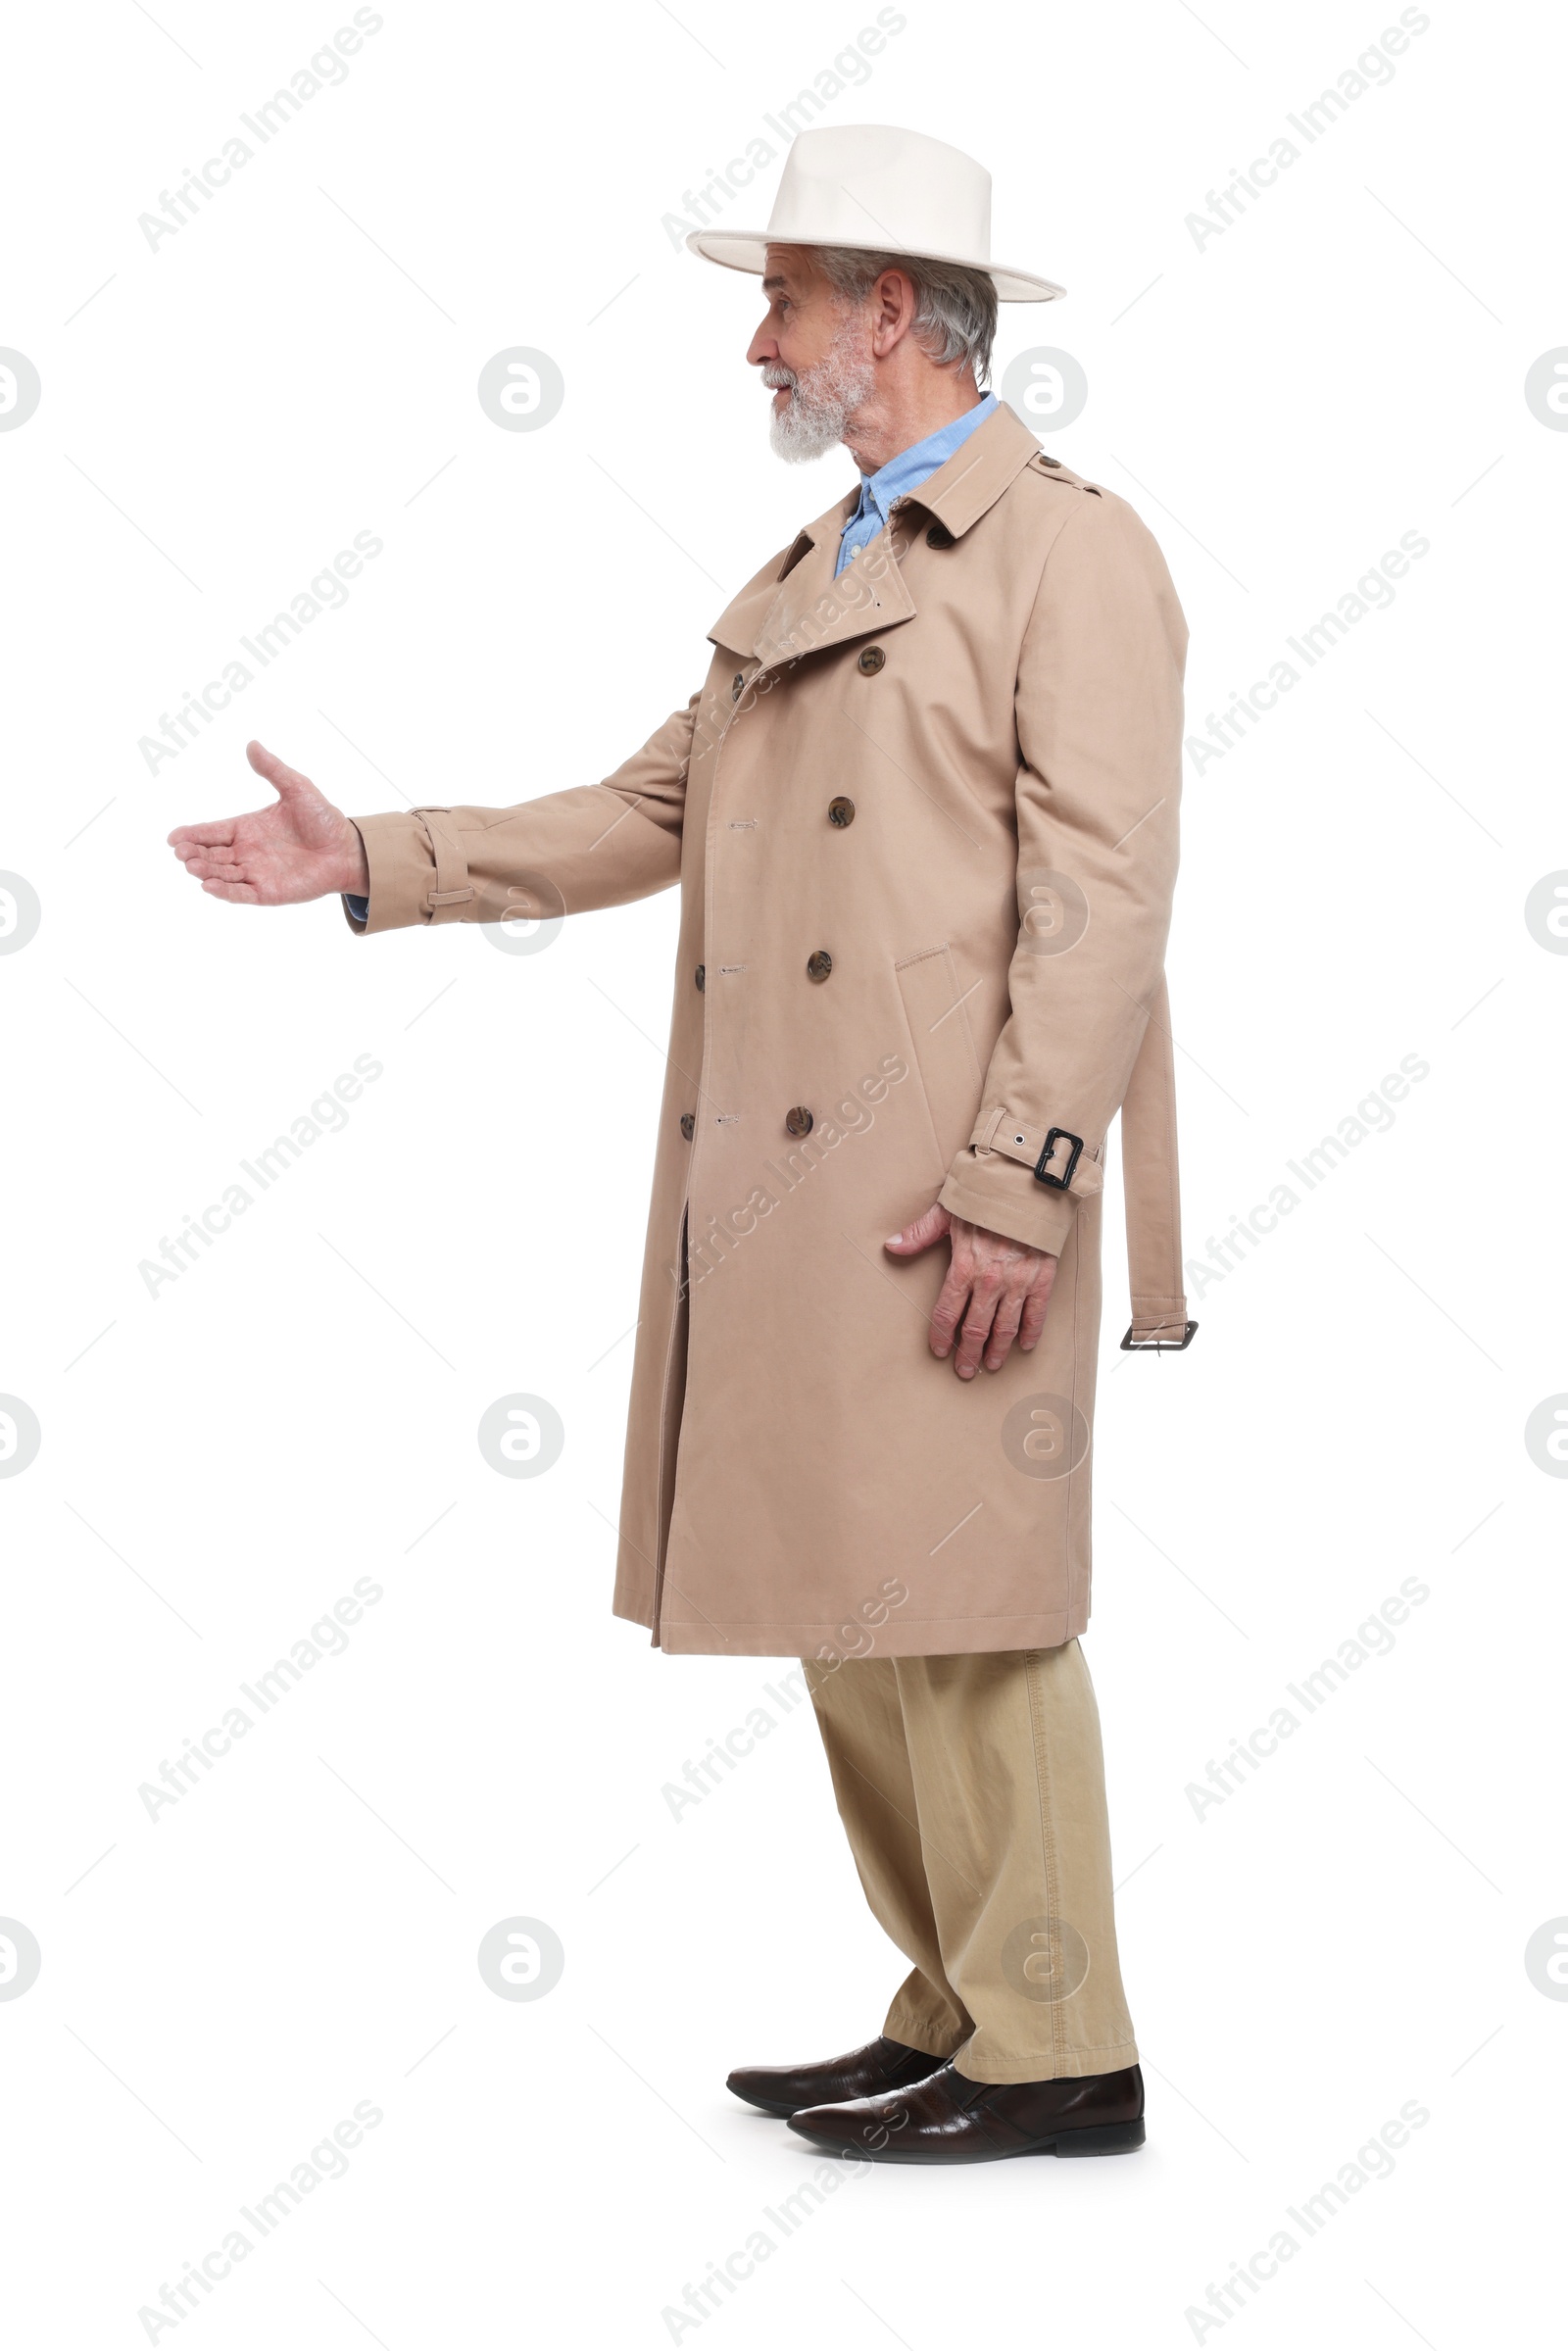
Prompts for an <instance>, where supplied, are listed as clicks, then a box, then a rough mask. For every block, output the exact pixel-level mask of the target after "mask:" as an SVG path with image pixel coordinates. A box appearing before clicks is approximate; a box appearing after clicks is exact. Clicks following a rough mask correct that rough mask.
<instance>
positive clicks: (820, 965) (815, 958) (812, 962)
mask: <svg viewBox="0 0 1568 2351" xmlns="http://www.w3.org/2000/svg"><path fill="white" fill-rule="evenodd" d="M832 968H833V957H832V956H831V955H829V954H828V952H827V949H826V948H825V947H819V948H818V949H817V951H816V953H815V955H808V956H807V958H806V976H807V978H808V979H809V980H825V979H826V978H827V975H828V973H829V972H830V971H831V970H832Z"/></svg>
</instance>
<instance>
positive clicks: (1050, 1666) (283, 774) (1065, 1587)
mask: <svg viewBox="0 0 1568 2351" xmlns="http://www.w3.org/2000/svg"><path fill="white" fill-rule="evenodd" d="M990 187H991V183H990V178H989V175H988V174H987V173H986V172H985V171H982V170H981V168H980V167H979V165H977V164H975V163H973V162H971V161H970V160H969V158H967V157H966V156H962V155H960V154H958V153H957V152H956V150H955V149H953V148H952V147H949V146H947V145H945V144H943V143H942V142H940V141H938V140H935V139H930V138H926V137H923V136H920V135H918V134H916V133H914V132H910V131H904V130H895V129H887V128H844V129H835V130H812V131H804V132H802V134H801V135H800V137H799V138H798V139H797V140H796V142H795V144H794V146H793V147H792V149H791V151H790V154H789V157H788V159H787V161H786V165H785V169H784V173H783V177H782V181H781V185H780V188H779V193H778V197H777V201H776V203H775V206H774V211H773V216H772V219H771V220H770V221H769V224H768V226H767V228H766V229H765V230H762V231H760V232H758V233H756V234H750V235H748V234H739V233H732V232H729V231H727V230H724V231H720V230H711V229H710V230H702V231H699V232H698V233H697V234H695V235H694V236H693V237H692V238H690V239H689V243H690V244H691V245H692V246H693V247H694V248H695V250H696V251H697V252H698V253H700V254H701V255H703V256H704V257H705V258H706V259H708V260H710V261H713V262H716V263H719V264H721V265H723V266H725V267H727V268H730V269H742V270H749V271H752V272H753V273H760V274H761V278H762V291H763V293H764V295H765V297H766V299H767V306H768V307H767V312H766V315H765V317H764V318H763V320H762V323H761V325H760V327H759V329H758V331H757V333H756V334H755V336H754V337H753V339H752V344H751V348H750V350H749V352H748V354H747V357H748V360H749V361H750V363H751V364H752V365H753V366H754V367H758V368H759V369H760V373H761V378H762V381H763V383H764V384H765V385H767V386H768V387H769V389H770V390H771V392H772V395H773V399H772V409H773V417H772V437H773V445H774V448H775V449H776V450H777V452H778V453H779V455H780V456H781V457H784V458H786V459H790V460H800V459H809V458H815V457H818V456H820V455H822V454H824V453H825V452H827V451H828V450H830V449H831V448H833V446H834V445H835V444H836V443H838V442H841V441H842V442H843V443H844V444H845V446H846V447H847V448H848V449H849V451H850V452H851V454H852V456H853V457H854V459H855V462H856V465H858V468H859V473H860V483H859V488H858V492H857V493H855V494H853V495H851V496H848V497H845V498H841V499H838V500H835V502H834V504H833V505H832V506H831V507H830V508H829V509H828V511H827V513H826V514H822V515H819V516H818V518H817V519H816V520H815V521H814V522H810V523H809V524H808V525H807V526H806V528H805V529H804V530H803V531H801V533H800V534H799V536H798V537H797V538H796V539H795V540H794V542H793V543H792V544H791V545H790V546H789V547H788V548H786V549H784V550H782V551H781V552H780V553H778V554H775V555H772V556H769V558H768V560H767V562H766V563H764V564H763V565H762V567H761V569H760V571H758V573H757V574H756V576H755V577H754V578H753V579H751V580H750V581H749V582H748V583H747V585H746V586H745V587H744V588H742V589H741V591H740V593H739V594H738V595H737V596H736V597H735V598H734V600H733V601H732V602H731V603H730V605H729V606H728V607H727V608H726V610H725V611H724V612H721V613H720V615H719V617H718V618H717V620H716V621H715V622H714V623H713V626H712V628H711V630H710V632H709V637H710V642H711V645H712V648H713V654H712V659H711V662H710V665H709V670H708V675H707V678H706V681H705V682H704V684H703V686H702V687H701V688H700V690H699V691H698V692H697V693H696V694H695V695H693V697H692V699H691V701H690V702H689V703H688V704H687V705H686V706H685V708H684V709H682V710H676V711H675V712H674V713H673V714H672V715H671V716H670V717H669V718H667V719H666V720H665V721H664V723H663V725H662V726H661V727H660V728H659V730H658V731H657V733H655V734H654V735H653V736H651V737H650V739H649V740H648V742H647V743H646V744H645V745H644V746H643V748H642V750H641V751H639V752H637V753H635V754H634V755H633V757H632V758H631V759H628V760H627V761H626V763H625V765H624V766H622V767H620V768H619V769H617V771H616V772H615V773H614V774H613V776H611V777H609V778H608V779H607V780H606V781H605V782H603V783H600V784H594V785H588V786H584V787H579V788H577V789H573V790H566V791H562V792H556V793H552V794H549V795H547V796H546V797H544V798H541V799H536V800H531V801H524V802H522V803H520V804H519V805H518V806H516V807H515V808H470V807H448V808H441V807H431V808H417V809H416V810H414V811H413V812H412V813H409V814H401V813H399V814H388V815H376V816H365V817H360V818H358V819H357V820H353V821H351V820H350V819H349V818H348V817H346V816H344V815H341V814H340V813H339V812H338V810H337V809H336V808H332V807H331V806H330V805H329V804H328V803H327V802H326V800H325V799H324V798H323V797H322V796H321V794H320V793H319V792H318V791H317V790H316V788H315V786H314V785H313V784H311V783H310V782H309V781H308V780H307V779H306V778H305V777H304V776H302V775H299V774H297V773H296V772H295V771H294V770H293V769H292V768H290V767H287V766H285V765H284V764H283V763H282V761H281V760H279V759H276V758H274V757H273V756H272V754H270V752H267V751H264V750H263V749H262V748H261V746H260V745H257V744H252V745H251V747H250V759H251V764H252V765H253V766H254V767H255V768H256V769H257V771H258V772H259V773H260V774H262V775H263V776H265V777H266V778H267V780H268V781H269V782H270V784H271V785H272V787H273V789H274V791H275V792H276V794H277V799H276V802H275V805H273V806H271V807H270V808H265V809H263V810H261V811H259V812H257V813H255V814H253V815H248V816H241V817H237V818H234V819H233V820H231V821H229V822H225V823H218V824H198V825H186V826H182V827H181V828H180V829H179V830H178V831H176V832H175V833H173V834H172V836H171V839H172V844H173V847H174V849H175V851H176V852H177V854H178V855H179V857H181V858H182V859H183V860H184V862H185V864H186V867H187V869H188V870H189V871H190V872H191V873H192V874H194V875H195V876H196V877H197V878H198V879H199V880H200V882H201V883H202V886H203V888H204V889H205V890H207V891H209V892H210V893H211V894H212V895H214V896H215V897H218V898H221V899H226V900H229V901H231V902H233V903H235V904H237V905H266V906H275V905H285V904H291V903H296V902H298V901H300V900H303V899H311V898H317V897H320V896H323V895H326V894H327V893H330V892H341V893H342V894H343V896H344V900H345V907H346V912H347V916H348V920H349V922H350V925H351V927H352V928H353V929H354V931H355V932H356V933H358V934H360V935H370V934H374V933H375V932H378V931H385V930H390V929H393V928H395V927H397V926H400V925H407V924H428V925H431V926H435V925H439V924H443V923H449V922H500V921H503V920H505V919H506V918H507V917H508V916H517V915H519V914H521V915H527V916H536V917H541V918H543V917H549V916H554V915H558V914H562V913H571V912H576V911H578V910H580V909H583V908H588V907H597V906H617V905H621V904H623V903H625V902H627V901H629V900H632V899H637V898H641V897H644V896H646V895H647V894H648V893H650V892H652V891H655V890H662V889H666V888H669V887H671V886H672V885H674V884H675V883H677V882H678V883H679V884H680V886H681V930H680V946H679V952H678V955H677V964H676V972H675V984H674V1005H673V1013H672V1019H671V1037H670V1049H669V1060H668V1077H667V1082H666V1086H665V1092H664V1100H663V1107H662V1112H661V1120H660V1132H659V1138H658V1151H657V1160H656V1168H655V1176H654V1191H653V1203H652V1209H651V1214H650V1220H649V1227H648V1244H647V1255H646V1261H645V1269H644V1278H643V1287H642V1300H641V1315H640V1321H639V1327H638V1335H637V1348H636V1361H635V1366H634V1371H633V1378H632V1394H631V1404H630V1415H629V1425H628V1431H627V1441H626V1460H625V1484H624V1492H623V1498H622V1515H621V1526H620V1547H619V1558H618V1567H617V1577H616V1586H615V1599H614V1606H615V1611H616V1613H617V1614H618V1615H620V1616H623V1617H628V1618H630V1619H631V1620H632V1621H633V1622H634V1623H637V1624H641V1625H645V1626H647V1627H649V1628H650V1629H651V1631H652V1635H653V1640H654V1642H655V1644H656V1645H662V1646H663V1647H664V1648H666V1649H673V1650H676V1651H681V1652H688V1653H690V1652H706V1653H711V1654H717V1655H723V1656H739V1655H761V1656H771V1655H778V1654H785V1655H788V1654H793V1653H798V1654H800V1655H801V1656H802V1657H803V1658H804V1660H805V1661H806V1671H807V1678H808V1682H809V1688H810V1691H811V1696H812V1700H813V1703H814V1707H815V1711H816V1716H817V1720H818V1723H819V1725H820V1729H821V1733H822V1738H823V1741H824V1744H825V1746H826V1750H827V1756H828V1762H829V1767H830V1770H831V1774H832V1779H833V1785H834V1789H835V1792H836V1796H837V1800H838V1807H839V1811H840V1814H841V1816H842V1818H843V1821H844V1824H845V1827H846V1829H847V1831H848V1834H849V1838H850V1843H851V1846H852V1849H853V1851H854V1856H855V1861H856V1865H857V1867H858V1871H859V1874H860V1881H861V1884H862V1886H864V1889H865V1893H866V1897H867V1900H868V1901H869V1903H870V1906H871V1909H872V1911H873V1912H874V1914H875V1915H876V1917H877V1918H878V1920H879V1921H880V1922H881V1924H882V1925H883V1927H884V1928H885V1929H886V1931H887V1933H888V1934H889V1935H890V1936H891V1937H892V1939H893V1941H894V1942H895V1943H896V1944H897V1945H898V1947H899V1948H900V1950H902V1952H903V1953H904V1955H905V1957H906V1958H907V1961H908V1962H909V1965H910V1970H911V1973H910V1974H909V1975H908V1977H907V1980H906V1982H905V1983H904V1984H903V1985H902V1986H901V1988H900V1989H899V1991H898V1993H897V1995H896V1996H895V1998H894V2001H893V2005H892V2008H891V2009H890V2011H889V2013H888V2016H887V2018H886V2020H885V2023H884V2025H883V2030H882V2033H881V2034H880V2035H879V2036H878V2037H877V2038H876V2039H874V2040H872V2041H871V2042H869V2043H868V2044H867V2045H866V2046H864V2047H862V2048H858V2049H856V2050H854V2051H852V2052H851V2053H850V2054H849V2055H847V2056H844V2057H840V2058H835V2059H830V2060H828V2061H826V2062H824V2063H820V2064H811V2065H803V2066H793V2067H771V2068H769V2067H756V2068H745V2069H742V2070H740V2071H738V2072H736V2073H734V2074H732V2075H731V2076H730V2080H729V2086H730V2088H731V2089H732V2090H734V2091H735V2092H736V2094H737V2095H739V2096H740V2097H742V2098H745V2099H747V2100H749V2101H750V2102H751V2103H752V2104H753V2105H755V2106H760V2107H762V2108H764V2109H765V2110H766V2111H767V2112H769V2113H771V2114H776V2115H780V2116H785V2117H787V2118H788V2119H789V2120H790V2123H791V2125H792V2127H793V2128H794V2129H795V2130H796V2131H800V2132H801V2133H803V2135H805V2136H807V2137H809V2138H810V2139H812V2140H813V2141H815V2142H817V2143H818V2144H822V2145H826V2146H830V2147H833V2148H835V2149H839V2150H841V2151H844V2152H846V2153H857V2154H862V2155H866V2156H869V2157H871V2158H872V2159H874V2160H891V2161H901V2162H915V2163H922V2162H961V2161H977V2160H978V2161H984V2160H988V2159H991V2158H994V2157H997V2156H1005V2155H1017V2154H1027V2153H1034V2152H1048V2151H1053V2150H1054V2152H1055V2153H1056V2154H1058V2155H1086V2154H1102V2153H1109V2152H1113V2151H1117V2150H1120V2149H1124V2148H1131V2147H1136V2146H1139V2145H1141V2144H1142V2143H1143V2139H1144V2119H1143V2113H1144V2104H1143V2081H1142V2076H1141V2074H1140V2071H1139V2067H1138V2062H1137V2049H1136V2046H1135V2044H1134V2040H1133V2031H1132V2025H1131V2023H1130V2021H1129V2018H1128V2013H1127V2007H1126V2002H1125V2000H1124V1997H1123V1993H1122V1985H1121V1977H1120V1971H1119V1966H1118V1961H1117V1953H1116V1938H1115V1928H1114V1922H1113V1916H1112V1903H1111V1875H1110V1847H1109V1835H1108V1829H1107V1825H1106V1818H1105V1799H1104V1783H1103V1762H1102V1755H1101V1744H1100V1727H1099V1720H1098V1716H1097V1712H1096V1707H1095V1699H1094V1693H1093V1690H1092V1689H1091V1687H1090V1682H1089V1675H1088V1670H1087V1667H1086V1666H1085V1663H1084V1659H1083V1655H1082V1652H1081V1649H1080V1646H1079V1641H1078V1635H1079V1634H1080V1633H1081V1632H1082V1631H1083V1629H1084V1626H1085V1624H1086V1622H1087V1620H1088V1614H1089V1532H1090V1523H1089V1521H1090V1510H1089V1504H1090V1494H1089V1453H1090V1435H1091V1416H1092V1413H1093V1408H1094V1390H1095V1372H1096V1356H1097V1339H1098V1332H1099V1322H1100V1211H1101V1192H1102V1187H1103V1180H1104V1171H1105V1151H1106V1131H1107V1129H1108V1127H1109V1126H1110V1123H1111V1120H1112V1119H1113V1117H1114V1116H1115V1114H1116V1112H1117V1110H1118V1109H1120V1110H1121V1111H1122V1114H1123V1116H1122V1133H1123V1140H1124V1150H1123V1159H1124V1170H1125V1190H1126V1198H1127V1215H1128V1241H1129V1261H1130V1267H1131V1274H1132V1294H1133V1297H1132V1322H1131V1325H1130V1328H1129V1331H1128V1335H1127V1340H1126V1341H1125V1342H1124V1344H1126V1345H1130V1346H1132V1347H1138V1348H1149V1349H1159V1348H1165V1347H1183V1346H1185V1345H1186V1344H1187V1342H1188V1340H1189V1339H1190V1338H1191V1335H1192V1330H1193V1325H1192V1324H1190V1323H1189V1322H1188V1320H1187V1309H1186V1302H1185V1299H1184V1298H1183V1297H1182V1295H1181V1248H1180V1237H1179V1231H1178V1222H1177V1216H1178V1211H1177V1193H1176V1164H1175V1133H1174V1108H1173V1089H1172V1079H1171V1053H1170V1038H1169V1029H1168V1020H1167V1012H1166V1008H1165V996H1164V981H1163V959H1164V948H1165V938H1166V930H1167V925H1168V920H1169V911H1170V896H1171V888H1172V883H1173V880H1174V876H1175V869H1176V804H1177V797H1178V788H1179V781H1180V740H1181V681H1182V666H1183V658H1184V654H1185V648H1186V637H1187V632H1186V627H1185V624H1184V622H1183V619H1182V614H1181V610H1180V607H1179V605H1178V604H1177V601H1176V597H1175V593H1174V591H1173V589H1172V587H1171V583H1170V579H1169V576H1168V574H1167V572H1166V569H1165V566H1164V563H1163V562H1162V561H1161V559H1160V555H1159V551H1158V549H1157V548H1156V546H1155V545H1154V542H1153V540H1152V538H1151V536H1150V534H1149V533H1148V531H1147V530H1146V529H1145V528H1144V526H1143V524H1142V523H1141V522H1140V521H1139V519H1138V518H1137V516H1136V515H1135V514H1133V512H1132V511H1131V509H1130V508H1129V507H1127V506H1126V505H1124V504H1123V502H1122V501H1121V500H1120V499H1119V498H1116V497H1114V496H1113V495H1112V494H1111V493H1110V492H1109V491H1107V490H1103V489H1102V488H1101V487H1099V486H1098V485H1097V484H1094V483H1092V482H1087V481H1085V480H1083V479H1082V478H1081V477H1080V476H1079V475H1078V474H1076V473H1073V472H1071V471H1069V470H1068V469H1067V467H1065V466H1064V465H1061V464H1060V463H1059V462H1058V460H1057V459H1055V458H1054V457H1050V456H1046V455H1044V454H1042V452H1041V449H1040V447H1039V444H1038V443H1037V441H1036V440H1035V438H1034V436H1033V435H1032V434H1031V433H1030V432H1029V431H1027V430H1026V428H1025V426H1024V425H1023V424H1022V422H1021V421H1020V420H1019V418H1018V417H1017V416H1015V415H1014V414H1013V413H1012V411H1011V410H1010V409H1008V408H1006V407H1005V406H1004V405H1002V404H1001V403H999V402H998V400H997V399H996V398H995V396H994V395H993V394H991V393H989V392H987V391H985V390H984V389H983V387H984V385H985V383H986V381H987V377H988V372H989V361H990V355H991V346H992V339H993V334H994V331H995V325H996V318H997V304H998V301H999V299H1000V300H1003V301H1019V302H1027V301H1045V300H1049V299H1051V298H1052V297H1053V296H1054V295H1056V294H1057V293H1059V291H1060V289H1059V288H1058V287H1056V286H1054V285H1053V284H1051V283H1050V282H1049V281H1048V280H1046V279H1043V278H1039V277H1036V276H1034V275H1031V274H1029V273H1026V272H1023V271H1020V270H1015V269H1003V268H1000V267H998V266H995V265H994V264H993V263H992V261H991V258H990ZM601 1112H602V1105H597V1104H594V1103H591V1102H585V1104H584V1118H585V1120H586V1121H587V1122H588V1123H587V1126H586V1129H585V1140H586V1141H587V1143H588V1144H589V1147H590V1148H591V1147H592V1143H593V1138H594V1134H595V1132H596V1128H595V1124H594V1122H595V1119H596V1117H598V1116H599V1115H600V1114H601ZM603 1133H604V1136H605V1138H606V1140H613V1128H612V1127H608V1126H607V1127H605V1128H604V1129H603ZM889 1235H891V1238H889ZM955 1375H956V1376H955Z"/></svg>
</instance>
